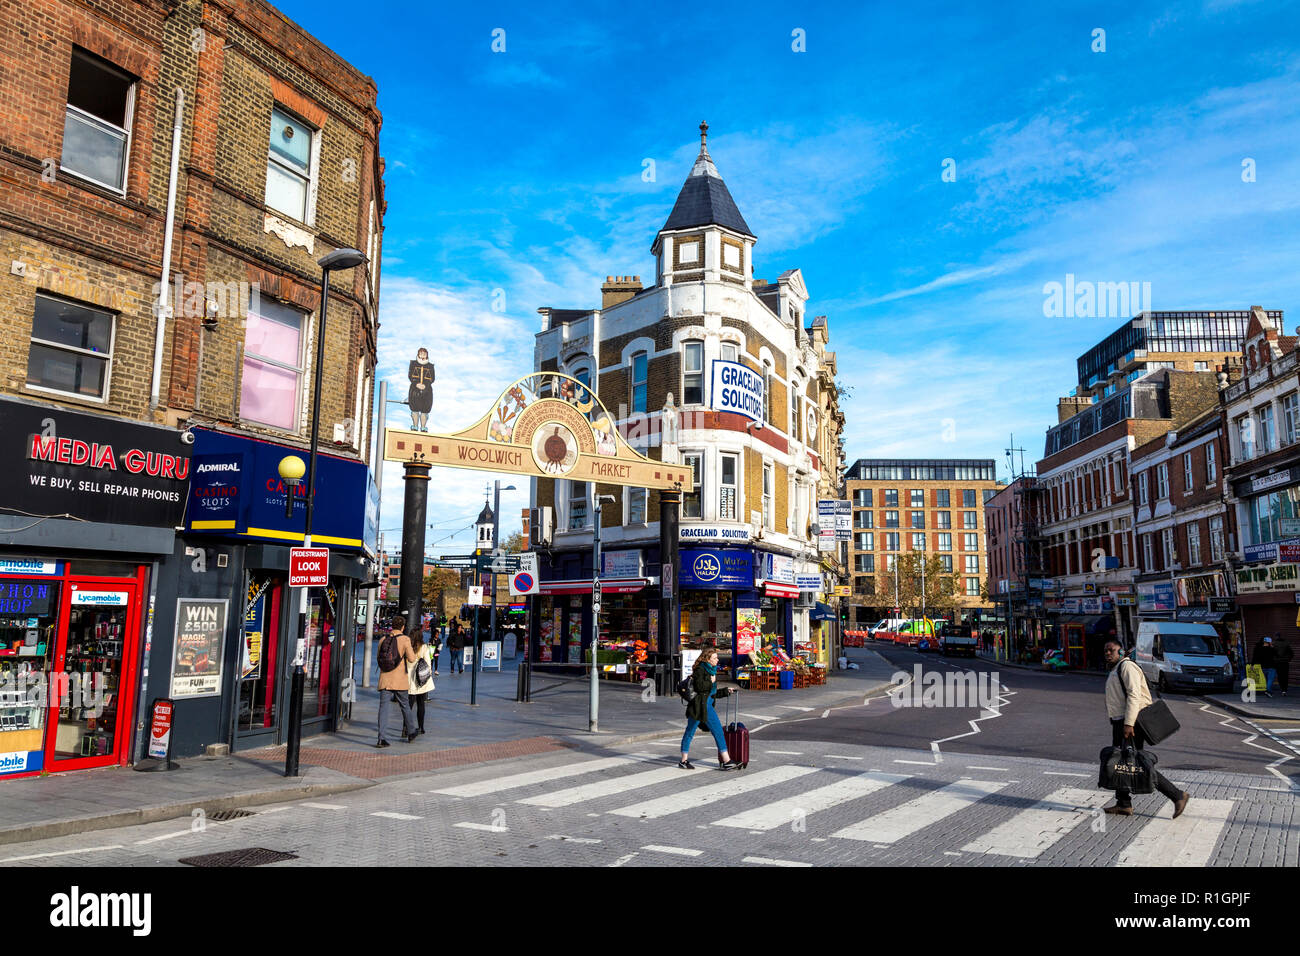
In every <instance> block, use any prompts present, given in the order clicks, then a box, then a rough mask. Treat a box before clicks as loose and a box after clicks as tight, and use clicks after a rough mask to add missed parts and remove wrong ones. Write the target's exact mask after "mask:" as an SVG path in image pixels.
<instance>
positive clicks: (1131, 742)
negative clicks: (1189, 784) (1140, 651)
mask: <svg viewBox="0 0 1300 956" xmlns="http://www.w3.org/2000/svg"><path fill="white" fill-rule="evenodd" d="M1105 654H1106V664H1107V665H1108V666H1109V667H1110V676H1108V677H1107V678H1106V716H1107V717H1109V718H1110V728H1111V746H1112V747H1124V746H1128V747H1133V748H1134V749H1135V750H1141V749H1142V745H1143V744H1144V743H1146V738H1145V736H1144V735H1143V734H1142V733H1141V732H1140V731H1139V730H1138V729H1137V722H1138V714H1140V713H1141V712H1142V709H1143V708H1144V707H1149V706H1151V693H1150V691H1148V690H1147V679H1146V676H1145V675H1144V674H1143V673H1142V668H1140V667H1138V666H1137V664H1135V663H1134V662H1133V661H1131V660H1129V659H1128V658H1127V657H1125V656H1124V648H1123V647H1121V646H1120V643H1119V641H1107V642H1106V649H1105ZM1153 773H1154V775H1155V784H1156V789H1157V790H1159V791H1160V792H1161V793H1163V794H1164V795H1165V796H1166V797H1168V798H1169V799H1170V800H1172V801H1173V804H1174V817H1175V818H1177V817H1179V816H1181V815H1182V812H1183V810H1185V809H1186V808H1187V801H1188V800H1189V799H1191V794H1189V793H1187V792H1186V791H1184V790H1179V789H1178V788H1177V787H1175V786H1174V785H1173V784H1172V783H1170V782H1169V781H1168V780H1167V779H1166V778H1165V776H1164V775H1163V774H1162V773H1160V771H1158V770H1154V768H1153ZM1103 809H1104V810H1105V811H1106V812H1107V813H1114V814H1119V815H1121V816H1126V817H1131V816H1132V815H1133V795H1132V794H1131V793H1129V791H1127V790H1116V791H1115V802H1114V803H1113V804H1111V805H1110V806H1109V807H1104V808H1103Z"/></svg>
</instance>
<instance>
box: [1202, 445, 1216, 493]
mask: <svg viewBox="0 0 1300 956" xmlns="http://www.w3.org/2000/svg"><path fill="white" fill-rule="evenodd" d="M1218 477H1219V464H1218V462H1217V461H1216V460H1215V451H1214V442H1206V445H1205V483H1206V487H1209V486H1210V485H1212V484H1214V482H1215V481H1216V480H1217V479H1218Z"/></svg>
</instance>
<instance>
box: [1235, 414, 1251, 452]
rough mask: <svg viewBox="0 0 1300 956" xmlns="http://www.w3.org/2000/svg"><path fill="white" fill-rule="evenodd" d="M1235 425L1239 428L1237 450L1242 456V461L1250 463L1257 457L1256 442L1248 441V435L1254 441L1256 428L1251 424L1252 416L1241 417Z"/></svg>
mask: <svg viewBox="0 0 1300 956" xmlns="http://www.w3.org/2000/svg"><path fill="white" fill-rule="evenodd" d="M1235 424H1236V426H1237V450H1238V451H1239V452H1240V454H1241V458H1242V461H1248V460H1250V459H1251V458H1254V457H1255V442H1254V441H1247V436H1248V435H1249V436H1250V437H1251V438H1252V439H1253V437H1254V433H1255V426H1254V424H1253V423H1252V422H1251V417H1250V415H1242V416H1240V417H1239V418H1238V419H1237V421H1236V423H1235Z"/></svg>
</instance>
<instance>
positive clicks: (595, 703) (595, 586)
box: [587, 495, 616, 734]
mask: <svg viewBox="0 0 1300 956" xmlns="http://www.w3.org/2000/svg"><path fill="white" fill-rule="evenodd" d="M615 500H616V499H615V498H614V496H613V495H596V528H595V533H594V534H593V535H592V539H591V711H590V713H589V714H588V720H587V730H588V731H590V732H591V733H593V734H594V733H596V731H597V729H598V724H599V722H600V721H599V718H600V684H599V676H598V671H597V666H596V658H597V657H599V656H600V655H599V654H598V653H597V652H598V651H599V649H600V604H601V600H600V598H601V595H600V508H601V504H602V503H603V502H606V501H615Z"/></svg>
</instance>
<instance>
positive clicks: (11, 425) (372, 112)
mask: <svg viewBox="0 0 1300 956" xmlns="http://www.w3.org/2000/svg"><path fill="white" fill-rule="evenodd" d="M0 58H2V59H3V62H4V64H5V66H6V67H7V69H5V70H4V71H3V72H2V73H0V89H2V93H3V95H2V96H0V102H2V103H3V104H4V106H3V107H0V109H2V110H3V111H4V113H5V118H6V122H4V123H3V124H0V130H2V131H0V182H2V184H3V186H2V188H0V265H2V266H3V268H2V269H0V273H3V274H2V275H0V316H2V318H0V322H3V323H4V324H5V332H6V333H7V334H5V335H4V337H3V339H4V343H5V344H4V346H3V349H0V392H2V393H3V396H4V397H3V398H0V411H2V413H3V416H4V423H3V424H4V428H3V432H4V434H6V435H7V436H8V438H6V440H7V441H10V442H11V443H13V451H14V452H18V454H17V455H15V458H16V459H17V460H19V461H26V470H25V471H23V472H22V474H20V475H18V476H17V478H16V479H15V478H14V476H10V480H9V482H7V483H5V484H2V485H0V533H3V535H4V538H3V543H2V544H0V548H3V559H4V560H5V562H6V563H5V565H4V566H5V567H6V568H9V569H10V573H9V574H8V576H7V579H6V583H7V584H8V585H12V584H13V583H14V582H20V581H24V580H25V581H27V582H33V581H39V582H41V583H42V584H43V585H44V586H45V587H46V594H47V598H48V600H46V601H45V603H44V604H43V605H41V606H42V607H43V608H44V613H43V614H42V615H38V617H39V618H40V622H41V623H40V625H39V627H37V628H35V629H28V630H34V632H35V636H36V640H35V641H33V643H31V644H26V643H22V646H23V647H24V648H39V649H40V653H39V654H38V653H37V652H36V651H35V650H32V651H31V652H28V651H22V652H20V653H19V654H18V655H16V656H17V657H18V658H19V659H21V660H22V662H23V664H22V666H23V668H25V673H26V674H27V675H28V676H30V675H32V674H34V673H36V672H41V673H43V674H45V675H49V674H51V673H52V672H53V661H54V660H55V659H56V657H62V656H63V655H64V654H65V653H66V654H67V655H68V657H69V658H70V659H75V658H81V659H82V661H81V662H82V664H84V665H85V666H87V667H88V669H92V670H94V671H95V672H96V673H98V674H101V675H102V677H101V678H100V682H101V685H102V686H104V687H111V688H112V690H111V691H110V692H109V693H110V703H111V708H112V709H111V711H110V712H109V713H107V714H101V715H100V716H99V717H98V718H94V717H89V716H86V713H87V712H86V711H85V709H84V708H81V709H78V708H76V707H71V708H69V707H61V708H58V709H51V710H50V711H49V713H48V714H38V713H28V714H24V715H23V716H24V718H25V723H26V725H27V726H26V727H25V731H26V736H25V737H24V739H23V740H22V741H16V740H15V741H11V742H10V743H11V744H13V745H12V746H10V745H7V744H6V742H5V741H3V740H0V751H18V750H20V749H21V750H22V751H23V752H24V753H25V754H26V755H27V759H26V761H25V765H24V767H23V768H22V769H23V771H24V772H31V771H33V770H38V769H41V768H42V767H44V768H45V769H77V768H80V767H86V766H98V765H104V764H109V763H119V764H124V763H129V762H132V761H134V760H136V759H139V758H140V757H141V756H142V755H143V747H144V743H145V735H144V734H142V733H141V732H140V731H141V729H142V728H143V726H144V718H145V713H144V705H145V703H146V702H147V700H149V699H151V698H153V697H170V698H172V699H174V700H175V701H176V708H177V720H176V727H177V732H176V735H175V737H174V740H173V752H174V753H175V754H176V755H184V754H188V753H195V752H198V751H199V750H201V749H202V748H203V747H204V746H205V745H207V744H213V743H218V744H220V743H225V744H230V745H231V746H234V747H235V748H236V749H239V748H241V747H247V746H252V745H254V744H258V743H263V742H276V741H279V740H282V739H283V737H284V734H285V726H284V721H283V720H282V719H281V718H282V711H284V709H285V707H284V706H282V705H283V704H285V703H287V684H286V683H285V680H287V678H285V677H284V675H286V674H287V672H288V668H287V667H286V666H284V665H285V660H286V659H285V656H284V655H285V654H286V652H288V653H290V656H292V655H291V651H290V650H289V649H288V646H287V645H288V639H287V637H286V636H285V635H287V634H288V632H289V630H290V629H291V628H292V627H294V626H295V622H296V613H295V609H293V608H291V607H290V602H289V601H287V600H286V597H287V594H286V591H285V587H284V583H285V582H284V575H285V572H286V570H287V548H286V547H284V545H287V544H290V543H293V542H294V541H299V542H300V541H301V537H302V525H303V515H304V513H305V507H304V505H303V502H301V501H299V502H297V504H296V506H295V507H294V509H293V511H294V513H293V516H292V517H286V516H285V511H286V506H287V505H288V504H289V501H288V496H289V494H290V493H291V491H292V489H288V490H287V489H286V487H285V485H284V484H282V483H281V482H280V479H279V476H278V469H277V465H278V462H279V460H280V459H281V458H283V457H284V456H286V455H289V454H291V453H297V454H299V455H300V456H302V455H303V454H304V452H305V450H306V447H307V445H308V439H309V433H310V421H309V417H310V409H311V402H312V398H313V396H312V381H313V376H314V374H315V371H316V370H315V367H314V366H315V354H316V344H317V343H316V337H317V335H318V334H319V309H320V297H321V293H320V275H321V270H320V267H319V266H318V265H317V264H316V263H317V259H319V258H320V257H321V256H323V255H325V254H326V253H329V252H330V251H332V250H334V249H337V248H346V247H356V248H359V249H362V250H364V251H365V252H367V253H368V255H369V257H370V263H371V264H370V265H369V266H366V267H361V268H357V269H353V270H350V271H338V272H335V273H333V274H332V275H331V281H330V307H329V322H328V326H327V328H326V330H325V341H324V346H325V354H326V356H327V361H326V363H325V365H324V366H323V388H322V395H321V418H320V421H321V436H322V447H323V448H324V449H325V450H326V451H328V452H329V454H328V455H323V456H322V458H321V463H320V467H319V470H318V474H317V486H316V491H317V496H316V497H317V502H318V507H317V510H316V527H315V529H314V530H315V535H314V537H316V538H317V541H318V543H324V544H329V546H330V547H331V548H332V549H334V551H335V552H336V553H335V554H334V559H333V562H332V565H331V586H330V587H329V588H327V589H321V590H319V591H313V592H312V598H311V604H310V608H309V611H308V624H307V642H308V650H307V663H308V668H309V676H308V683H307V697H306V700H305V707H304V713H305V715H306V716H305V726H306V728H307V732H308V733H310V732H313V731H315V730H323V729H329V728H330V727H332V726H333V721H334V720H335V717H336V715H337V712H338V687H339V684H340V681H341V680H342V678H343V676H344V670H343V668H344V659H345V653H346V652H345V649H344V647H343V646H342V645H341V644H340V645H336V644H335V638H336V636H338V635H343V636H344V640H346V638H347V636H348V635H349V634H350V632H351V630H352V628H351V626H350V608H351V606H352V604H353V600H352V594H353V586H354V585H355V583H356V582H357V581H358V580H359V579H361V578H362V577H364V576H366V574H367V572H366V553H367V551H369V550H371V549H372V547H373V543H372V540H371V538H372V536H371V535H370V534H369V531H368V529H369V528H370V527H371V526H372V524H373V520H372V519H373V518H375V517H376V516H375V515H374V513H373V510H374V507H375V504H376V502H375V501H374V498H373V496H372V495H371V493H370V492H371V489H370V483H369V477H368V470H367V468H366V459H367V457H368V454H369V445H370V436H369V435H368V433H367V431H368V429H367V423H368V421H369V419H370V398H369V396H370V394H371V390H372V389H371V383H372V380H373V369H374V363H375V332H376V329H377V308H378V294H379V273H378V261H379V259H378V257H379V250H380V237H381V231H382V219H383V213H384V198H383V180H382V175H383V163H382V160H381V159H380V158H379V155H378V134H379V128H380V122H381V120H380V114H379V112H378V110H377V108H376V97H377V90H376V87H375V84H374V82H373V81H372V80H371V79H369V78H368V77H366V76H364V75H362V74H361V73H360V72H358V71H357V70H356V69H355V68H354V67H352V66H351V65H350V64H348V63H346V62H344V61H343V60H341V59H340V58H339V57H338V56H336V55H335V54H334V53H332V52H331V51H330V50H328V49H327V48H325V47H324V46H323V45H322V44H321V43H320V42H319V41H317V40H316V39H314V38H313V37H312V36H310V35H309V34H308V33H306V32H305V31H304V30H303V29H302V28H301V27H299V26H297V25H296V24H294V23H292V22H291V21H289V20H288V19H287V18H285V17H284V16H283V15H282V14H281V13H279V11H277V10H275V9H274V8H273V7H271V6H270V5H268V4H266V3H263V2H260V0H234V2H222V0H105V2H103V3H96V4H93V5H85V4H77V3H72V2H69V0H36V2H34V3H30V4H24V5H22V6H21V7H15V8H14V9H13V10H12V11H11V13H10V15H8V16H6V17H5V19H4V23H3V24H0ZM173 201H174V212H172V209H171V205H172V203H173ZM169 212H171V213H172V214H171V215H169ZM164 260H166V261H164ZM34 434H37V435H39V436H42V437H43V441H44V444H42V443H40V442H36V443H35V444H33V442H34V439H33V438H32V437H31V436H33V435H34ZM65 438H66V439H68V442H67V444H66V445H64V444H63V441H64V439H65ZM19 445H22V446H23V447H22V450H21V452H20V451H19V448H18V446H19ZM109 445H111V446H112V447H111V449H109V451H108V452H107V453H106V454H100V453H101V452H103V449H104V448H105V447H107V446H109ZM16 481H17V482H18V483H17V484H15V482H16ZM65 482H70V483H71V484H70V485H65V484H64V483H65ZM69 487H70V488H72V489H74V490H76V491H77V492H79V494H77V495H76V496H75V497H72V498H70V497H68V496H67V495H66V494H64V491H65V490H66V489H67V488H69ZM33 489H39V490H37V491H33ZM45 489H52V490H50V491H48V492H47V491H45ZM182 527H183V529H184V533H183V534H178V533H177V531H178V530H179V529H180V528H182ZM33 586H35V585H33ZM87 595H92V597H90V598H88V597H87ZM95 595H99V596H95ZM232 595H233V596H234V597H233V599H232V597H231V596H232ZM95 602H101V603H100V604H99V605H96V604H95ZM146 608H152V609H153V610H152V611H151V612H149V613H146ZM182 618H184V619H182ZM191 618H192V620H191ZM187 622H188V623H187ZM146 625H148V629H146ZM105 634H111V635H113V637H112V638H111V639H105V637H104V635H105ZM5 636H6V637H10V638H12V637H13V636H14V634H13V633H12V632H9V631H6V632H5ZM24 641H25V637H24ZM3 642H4V637H0V643H3ZM0 654H3V651H2V650H0ZM0 676H3V675H0ZM38 725H39V726H38ZM232 728H233V729H232Z"/></svg>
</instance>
